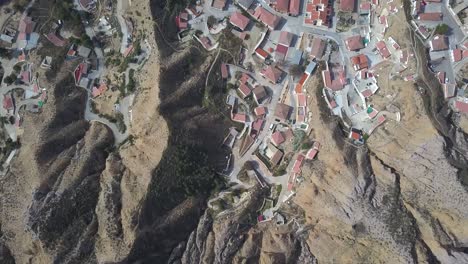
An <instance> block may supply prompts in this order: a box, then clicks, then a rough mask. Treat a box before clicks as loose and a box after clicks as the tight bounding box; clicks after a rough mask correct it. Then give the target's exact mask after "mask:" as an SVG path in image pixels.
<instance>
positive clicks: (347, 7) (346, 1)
mask: <svg viewBox="0 0 468 264" xmlns="http://www.w3.org/2000/svg"><path fill="white" fill-rule="evenodd" d="M355 4H356V3H355V0H340V10H341V11H344V12H352V11H354V5H355Z"/></svg>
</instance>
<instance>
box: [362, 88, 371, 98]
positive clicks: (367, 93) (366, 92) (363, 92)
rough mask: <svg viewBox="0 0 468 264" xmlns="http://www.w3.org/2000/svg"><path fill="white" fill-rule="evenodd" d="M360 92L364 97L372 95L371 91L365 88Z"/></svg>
mask: <svg viewBox="0 0 468 264" xmlns="http://www.w3.org/2000/svg"><path fill="white" fill-rule="evenodd" d="M361 93H362V96H364V97H365V98H367V97H371V96H372V91H371V90H370V89H366V90H364V91H362V92H361Z"/></svg>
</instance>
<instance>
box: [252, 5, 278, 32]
mask: <svg viewBox="0 0 468 264" xmlns="http://www.w3.org/2000/svg"><path fill="white" fill-rule="evenodd" d="M253 16H254V17H255V18H256V19H258V20H260V21H261V22H263V23H264V24H265V25H267V26H268V27H270V28H271V29H275V28H276V26H278V24H279V22H280V21H281V17H279V16H277V15H274V14H272V13H270V12H269V11H268V10H266V9H265V8H263V7H261V6H259V7H257V8H256V9H255V12H254V14H253Z"/></svg>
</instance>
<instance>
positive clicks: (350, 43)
mask: <svg viewBox="0 0 468 264" xmlns="http://www.w3.org/2000/svg"><path fill="white" fill-rule="evenodd" d="M345 44H346V47H347V48H348V49H349V50H351V51H354V50H359V49H362V48H364V42H363V41H362V37H361V36H360V35H356V36H352V37H349V38H347V39H346V40H345Z"/></svg>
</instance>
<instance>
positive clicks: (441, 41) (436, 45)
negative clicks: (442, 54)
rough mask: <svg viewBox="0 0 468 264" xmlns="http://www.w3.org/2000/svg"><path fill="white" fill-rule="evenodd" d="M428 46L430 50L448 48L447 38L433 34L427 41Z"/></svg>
mask: <svg viewBox="0 0 468 264" xmlns="http://www.w3.org/2000/svg"><path fill="white" fill-rule="evenodd" d="M429 46H430V47H431V51H441V50H447V49H448V48H449V46H448V38H447V36H443V35H435V36H434V38H433V39H432V41H431V42H429Z"/></svg>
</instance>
